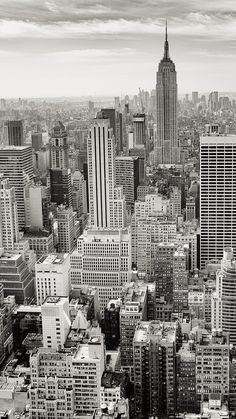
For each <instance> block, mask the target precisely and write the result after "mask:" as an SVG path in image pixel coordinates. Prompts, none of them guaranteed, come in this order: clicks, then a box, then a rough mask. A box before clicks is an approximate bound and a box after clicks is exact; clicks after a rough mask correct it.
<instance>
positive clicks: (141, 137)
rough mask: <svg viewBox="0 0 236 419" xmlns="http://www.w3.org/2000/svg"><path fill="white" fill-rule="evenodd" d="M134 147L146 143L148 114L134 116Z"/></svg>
mask: <svg viewBox="0 0 236 419" xmlns="http://www.w3.org/2000/svg"><path fill="white" fill-rule="evenodd" d="M133 127H134V148H137V147H140V146H144V145H145V144H146V116H145V114H144V113H141V114H135V115H134V116H133Z"/></svg>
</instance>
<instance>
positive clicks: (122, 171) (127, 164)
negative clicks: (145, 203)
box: [116, 156, 140, 212]
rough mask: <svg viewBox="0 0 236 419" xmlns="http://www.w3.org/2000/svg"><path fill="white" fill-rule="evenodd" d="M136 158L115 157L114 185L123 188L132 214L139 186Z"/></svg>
mask: <svg viewBox="0 0 236 419" xmlns="http://www.w3.org/2000/svg"><path fill="white" fill-rule="evenodd" d="M139 182H140V179H139V159H138V157H126V156H121V157H116V185H117V186H123V194H124V196H125V201H126V205H127V207H128V208H129V209H130V210H131V211H132V212H133V211H134V202H135V201H136V199H137V188H138V185H139Z"/></svg>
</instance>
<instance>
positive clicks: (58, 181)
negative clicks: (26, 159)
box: [50, 169, 72, 207]
mask: <svg viewBox="0 0 236 419" xmlns="http://www.w3.org/2000/svg"><path fill="white" fill-rule="evenodd" d="M50 186H51V202H55V203H56V204H57V205H62V204H63V205H66V206H69V207H70V206H72V185H71V171H70V169H51V170H50Z"/></svg>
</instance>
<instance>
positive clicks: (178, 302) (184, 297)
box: [173, 247, 188, 313]
mask: <svg viewBox="0 0 236 419" xmlns="http://www.w3.org/2000/svg"><path fill="white" fill-rule="evenodd" d="M185 250H186V249H184V247H178V249H177V250H176V251H175V253H174V256H173V304H174V305H173V311H174V312H175V313H182V312H183V311H184V310H187V308H188V270H187V256H188V254H187V252H186V251H185Z"/></svg>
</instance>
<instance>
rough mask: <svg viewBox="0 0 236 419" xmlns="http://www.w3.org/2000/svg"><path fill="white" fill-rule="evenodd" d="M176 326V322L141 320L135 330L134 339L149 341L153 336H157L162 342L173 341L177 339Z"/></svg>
mask: <svg viewBox="0 0 236 419" xmlns="http://www.w3.org/2000/svg"><path fill="white" fill-rule="evenodd" d="M176 327H177V325H176V322H163V323H162V322H160V321H158V320H154V321H150V322H140V323H139V324H138V325H137V328H136V331H135V335H134V341H135V342H136V343H138V342H149V341H150V339H151V338H152V337H156V338H158V340H159V341H160V342H161V343H162V344H165V343H173V342H175V339H176Z"/></svg>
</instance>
